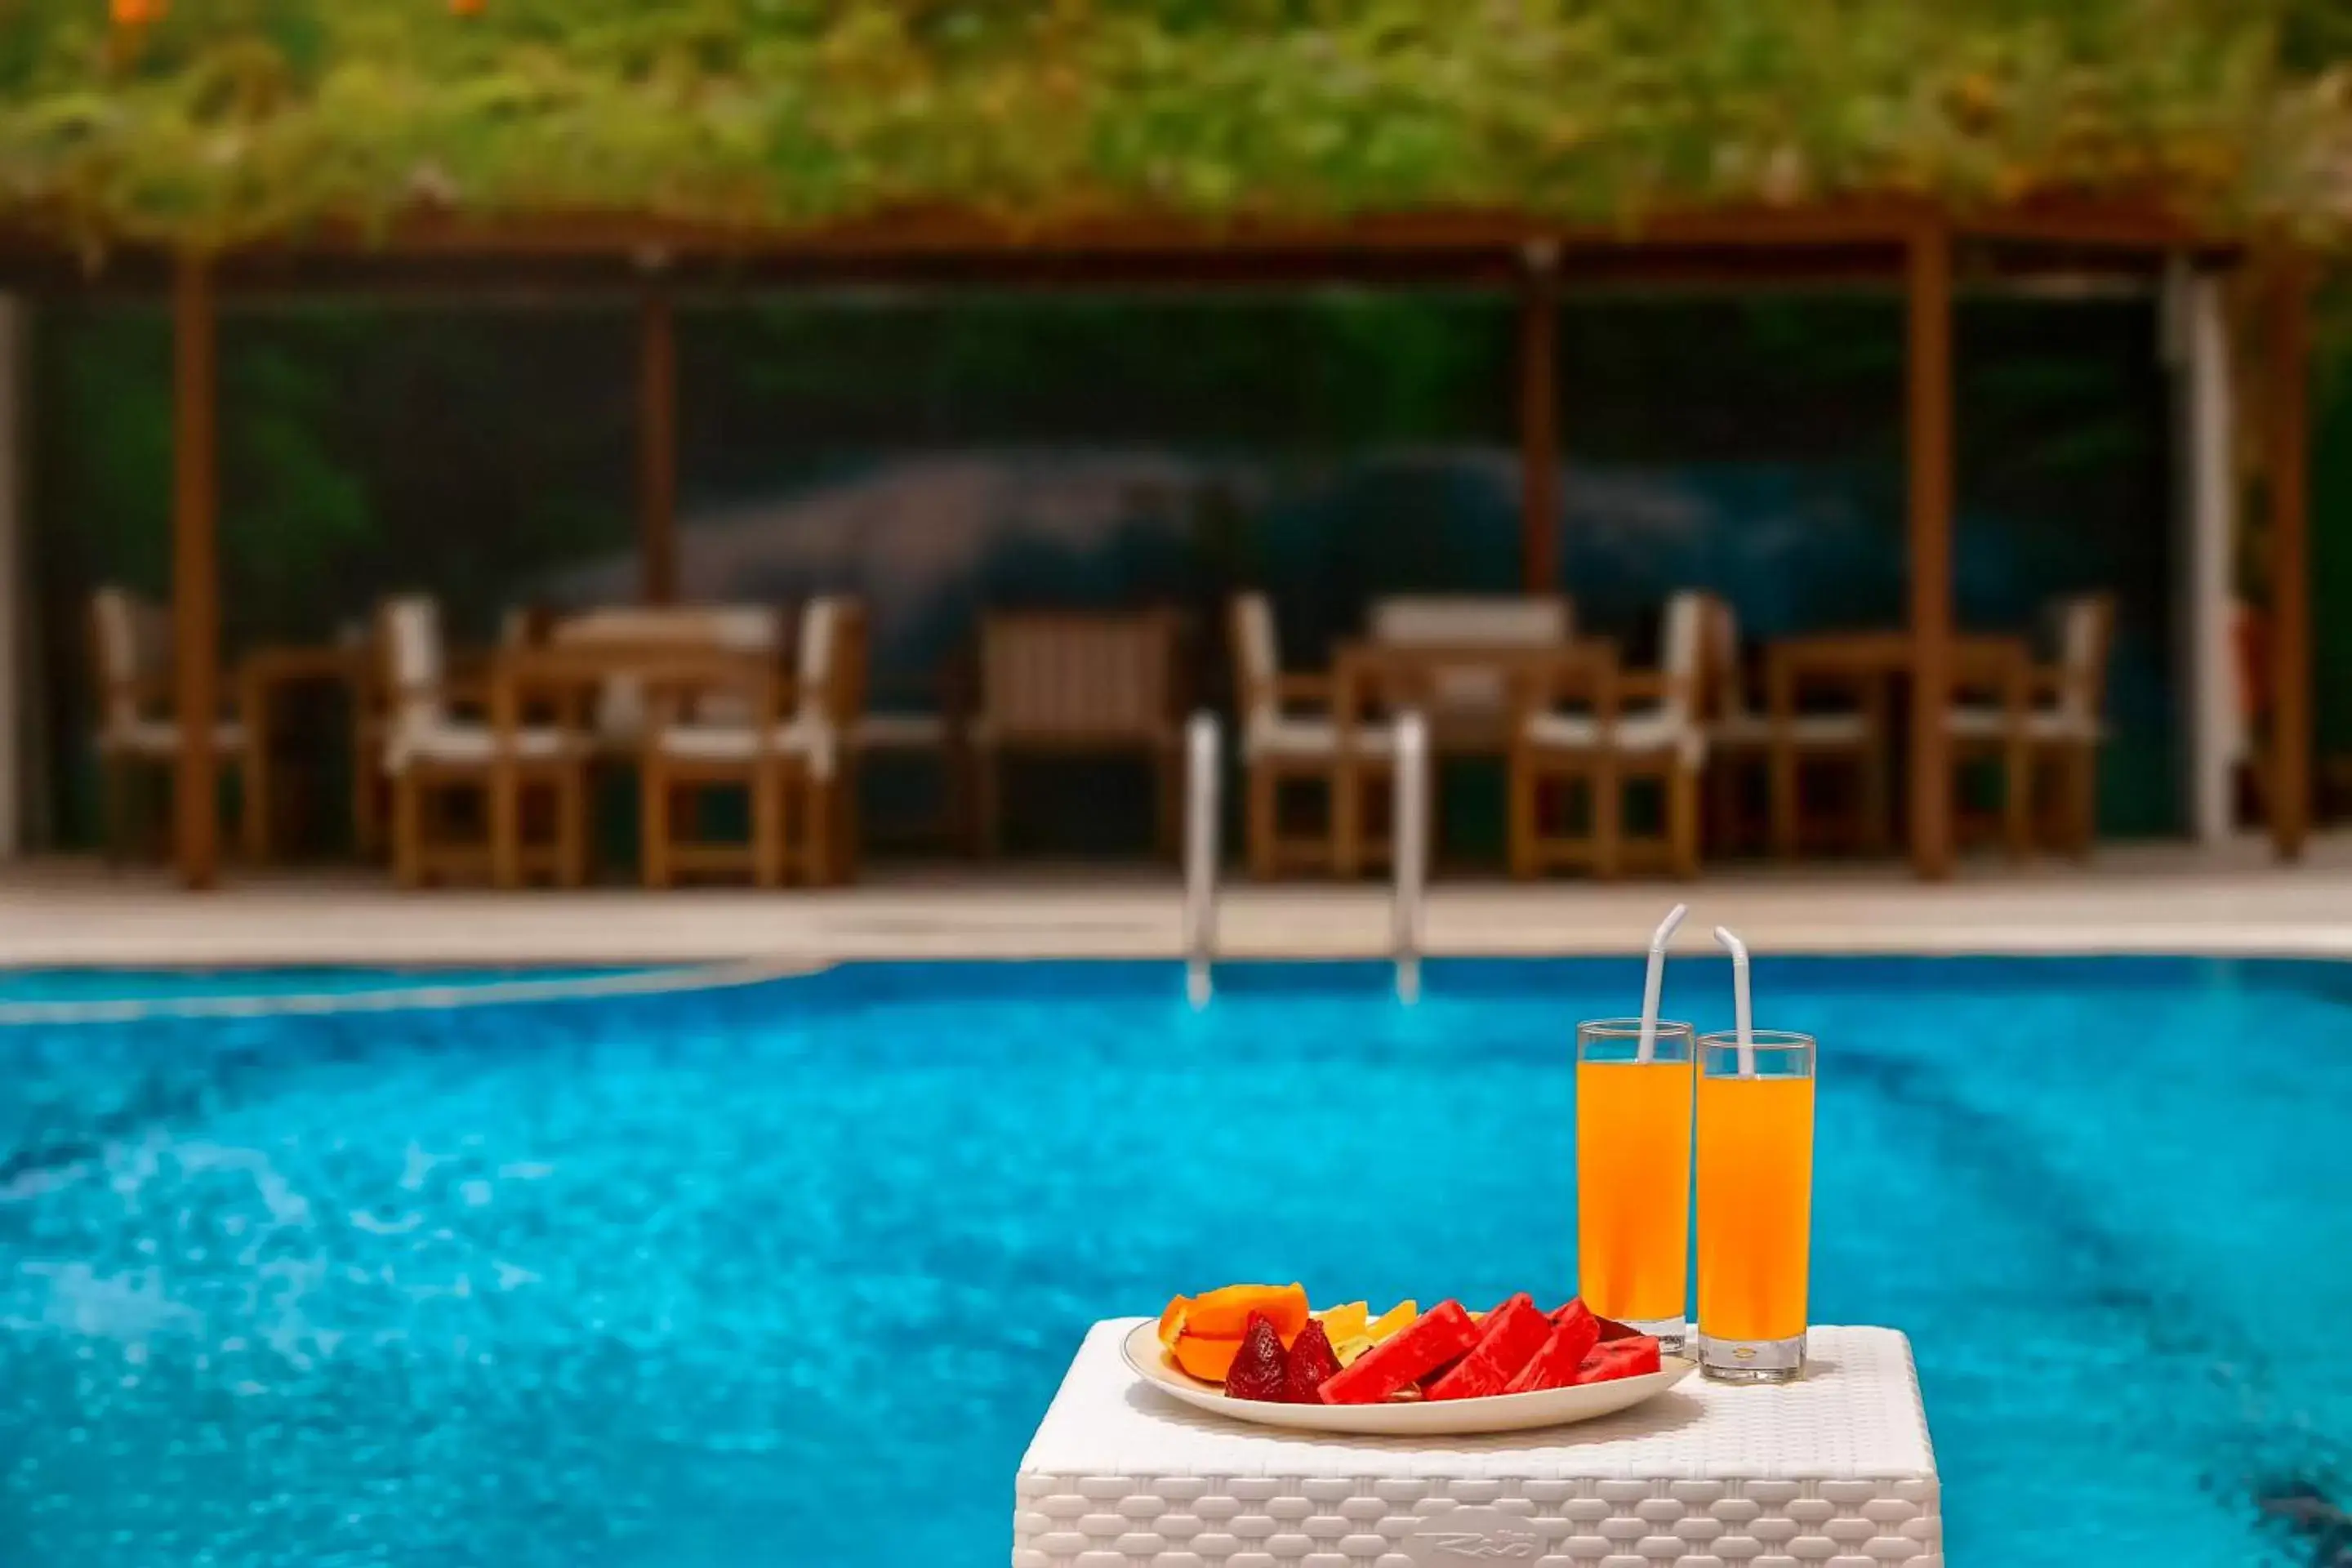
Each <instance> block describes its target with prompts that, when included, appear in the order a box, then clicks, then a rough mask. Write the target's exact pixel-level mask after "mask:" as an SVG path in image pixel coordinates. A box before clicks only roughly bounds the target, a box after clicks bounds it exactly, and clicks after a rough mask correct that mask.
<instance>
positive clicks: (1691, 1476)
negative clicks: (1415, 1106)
mask: <svg viewBox="0 0 2352 1568" xmlns="http://www.w3.org/2000/svg"><path fill="white" fill-rule="evenodd" d="M1135 1322H1136V1320H1134V1319H1128V1320H1124V1321H1112V1322H1107V1323H1097V1324H1096V1325H1095V1328H1094V1330H1093V1331H1092V1332H1090V1333H1089V1334H1088V1335H1087V1340H1086V1343H1085V1344H1084V1345H1083V1346H1082V1347H1081V1348H1080V1349H1079V1351H1078V1355H1077V1360H1076V1363H1074V1364H1073V1365H1072V1366H1071V1368H1070V1372H1069V1375H1068V1376H1067V1377H1066V1379H1064V1380H1063V1383H1062V1389H1061V1392H1060V1393H1059V1394H1055V1397H1054V1403H1053V1405H1052V1407H1051V1408H1049V1409H1048V1410H1047V1411H1046V1412H1045V1420H1044V1421H1043V1422H1042V1423H1040V1425H1039V1426H1038V1428H1037V1435H1036V1436H1035V1437H1034V1438H1033V1439H1032V1440H1031V1442H1030V1445H1029V1452H1028V1454H1027V1455H1026V1456H1025V1457H1024V1458H1023V1459H1022V1461H1021V1474H1020V1479H1019V1480H1018V1482H1017V1485H1016V1489H1015V1501H1014V1504H1013V1568H1476V1565H1479V1564H1493V1563H1505V1564H1513V1565H1517V1568H1664V1565H1665V1564H1669V1563H1679V1564H1682V1565H1683V1568H1892V1565H1896V1564H1912V1565H1915V1568H1940V1565H1941V1563H1942V1562H1943V1550H1944V1546H1943V1521H1942V1515H1941V1513H1940V1511H1939V1509H1938V1506H1937V1484H1936V1458H1935V1454H1934V1451H1933V1450H1932V1449H1931V1448H1930V1447H1929V1446H1928V1441H1927V1418H1926V1415H1924V1413H1923V1412H1922V1410H1921V1408H1920V1404H1919V1384H1918V1381H1917V1378H1916V1376H1915V1374H1914V1373H1913V1371H1912V1367H1911V1347H1910V1344H1909V1342H1907V1341H1906V1340H1905V1339H1904V1337H1903V1336H1902V1335H1901V1334H1899V1333H1896V1332H1895V1331H1893V1330H1892V1329H1837V1328H1830V1329H1815V1330H1813V1331H1812V1334H1811V1357H1812V1359H1811V1363H1810V1364H1809V1368H1808V1375H1807V1376H1806V1378H1805V1381H1803V1382H1802V1383H1798V1384H1790V1385H1789V1386H1786V1387H1780V1388H1769V1387H1768V1388H1727V1387H1723V1386H1720V1385H1718V1384H1709V1383H1706V1382H1705V1381H1703V1380H1702V1379H1700V1378H1699V1377H1697V1376H1696V1375H1693V1376H1692V1377H1690V1378H1688V1379H1686V1380H1685V1382H1684V1383H1683V1384H1681V1385H1680V1386H1679V1387H1677V1388H1675V1389H1674V1390H1673V1391H1671V1392H1670V1393H1667V1394H1661V1395H1660V1396H1658V1397H1657V1398H1655V1399H1653V1400H1651V1401H1649V1402H1648V1403H1647V1404H1645V1405H1639V1406H1637V1407H1636V1408H1634V1409H1633V1410H1629V1411H1626V1412H1625V1413H1623V1414H1622V1415H1613V1416H1610V1417H1607V1418H1605V1419H1603V1420H1600V1421H1592V1422H1587V1423H1585V1424H1583V1425H1581V1426H1563V1427H1559V1428H1557V1429H1555V1430H1552V1431H1547V1432H1520V1433H1510V1434H1503V1435H1499V1436H1493V1437H1453V1438H1442V1439H1436V1440H1428V1439H1412V1440H1407V1439H1400V1438H1339V1437H1333V1438H1317V1437H1312V1436H1305V1435H1300V1434H1286V1433H1279V1432H1276V1431H1273V1430H1271V1429H1265V1428H1256V1427H1249V1426H1242V1425H1240V1424H1238V1423H1234V1422H1229V1421H1224V1420H1221V1419H1219V1418H1218V1417H1216V1416H1213V1415H1207V1414H1205V1413H1202V1412H1196V1411H1193V1410H1191V1409H1189V1408H1187V1407H1186V1406H1184V1405H1179V1404H1178V1403H1177V1402H1175V1401H1174V1400H1172V1399H1170V1398H1168V1397H1166V1396H1165V1395H1164V1394H1160V1393H1159V1392H1158V1391H1157V1390H1154V1389H1152V1388H1150V1387H1148V1386H1146V1385H1144V1384H1140V1383H1139V1382H1138V1381H1137V1380H1136V1378H1135V1375H1134V1374H1133V1373H1130V1372H1129V1370H1128V1368H1127V1365H1126V1363H1124V1362H1122V1361H1121V1360H1120V1359H1119V1341H1120V1339H1121V1338H1122V1337H1123V1336H1124V1335H1125V1334H1126V1333H1127V1332H1128V1331H1129V1330H1130V1329H1132V1328H1133V1327H1134V1325H1135Z"/></svg>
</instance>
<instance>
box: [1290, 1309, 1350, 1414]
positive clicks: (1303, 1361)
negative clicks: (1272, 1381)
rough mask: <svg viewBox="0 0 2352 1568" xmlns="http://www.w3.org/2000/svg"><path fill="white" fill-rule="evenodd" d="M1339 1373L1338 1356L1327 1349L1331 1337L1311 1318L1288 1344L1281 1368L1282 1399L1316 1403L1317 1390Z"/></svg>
mask: <svg viewBox="0 0 2352 1568" xmlns="http://www.w3.org/2000/svg"><path fill="white" fill-rule="evenodd" d="M1338 1371H1339V1352H1337V1351H1334V1350H1333V1349H1332V1348H1331V1336H1330V1335H1328V1334H1327V1333H1325V1332H1324V1331H1323V1325H1322V1324H1321V1323H1319V1322H1317V1321H1315V1320H1314V1319H1312V1318H1309V1319H1307V1326H1306V1327H1305V1328H1303V1329H1301V1330H1299V1331H1298V1337H1297V1339H1295V1340H1293V1341H1291V1342H1290V1359H1289V1361H1288V1363H1286V1365H1285V1366H1284V1368H1283V1384H1282V1396H1283V1397H1284V1398H1285V1399H1286V1400H1288V1401H1289V1402H1290V1403H1291V1404H1293V1405H1315V1404H1318V1403H1320V1396H1319V1394H1318V1390H1320V1389H1321V1388H1322V1386H1323V1384H1324V1383H1325V1381H1326V1380H1327V1379H1328V1378H1329V1377H1330V1375H1331V1374H1332V1373H1335V1372H1338Z"/></svg>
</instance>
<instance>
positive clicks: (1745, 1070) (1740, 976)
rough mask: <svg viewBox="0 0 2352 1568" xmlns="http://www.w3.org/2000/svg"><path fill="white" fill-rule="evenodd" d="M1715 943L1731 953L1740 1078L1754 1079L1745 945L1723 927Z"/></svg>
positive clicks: (1752, 1021)
mask: <svg viewBox="0 0 2352 1568" xmlns="http://www.w3.org/2000/svg"><path fill="white" fill-rule="evenodd" d="M1715 940H1716V941H1717V942H1721V943H1722V944H1723V945H1724V946H1725V947H1727V948H1728V949H1729V950H1730V952H1731V1010H1732V1017H1733V1019H1734V1020H1735V1022H1736V1024H1737V1026H1738V1031H1739V1076H1740V1077H1741V1078H1754V1077H1755V1076H1756V1020H1755V1016H1754V1015H1753V1014H1752V1013H1751V1012H1750V1011H1749V1010H1748V944H1747V943H1746V942H1742V941H1740V940H1739V939H1738V937H1736V936H1734V935H1732V934H1731V932H1730V931H1729V930H1728V929H1727V928H1725V927H1723V926H1717V927H1716V928H1715Z"/></svg>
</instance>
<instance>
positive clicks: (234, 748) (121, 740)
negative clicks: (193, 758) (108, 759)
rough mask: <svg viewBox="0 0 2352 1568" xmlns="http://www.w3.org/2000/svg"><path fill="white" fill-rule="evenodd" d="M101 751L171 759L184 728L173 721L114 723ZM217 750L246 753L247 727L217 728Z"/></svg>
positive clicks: (225, 723)
mask: <svg viewBox="0 0 2352 1568" xmlns="http://www.w3.org/2000/svg"><path fill="white" fill-rule="evenodd" d="M98 749H99V750H100V751H101V752H109V753H114V754H121V755H125V756H138V757H169V756H174V755H177V754H178V752H179V750H180V727H179V725H177V724H175V723H173V721H171V720H169V719H132V720H129V721H122V722H117V723H113V724H110V725H108V726H107V727H106V729H105V731H103V732H102V733H101V734H100V736H99V738H98ZM213 750H214V751H215V752H242V751H244V750H245V726H244V725H242V724H239V723H237V722H236V721H233V720H224V721H221V722H220V723H217V724H215V725H214V726H213Z"/></svg>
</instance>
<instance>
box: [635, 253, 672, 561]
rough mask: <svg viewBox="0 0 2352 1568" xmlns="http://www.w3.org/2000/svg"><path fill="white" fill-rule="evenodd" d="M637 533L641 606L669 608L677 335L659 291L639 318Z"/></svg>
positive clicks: (665, 295)
mask: <svg viewBox="0 0 2352 1568" xmlns="http://www.w3.org/2000/svg"><path fill="white" fill-rule="evenodd" d="M637 529H638V542H639V547H640V549H641V550H642V552H643V555H644V574H645V583H644V590H645V594H644V596H645V600H646V603H647V604H649V605H666V604H668V603H669V602H670V601H672V600H674V599H676V598H677V329H676V324H675V322H674V321H673V320H672V317H671V311H670V300H669V294H668V292H667V289H662V288H660V287H658V286H656V287H655V288H653V289H647V290H646V294H645V298H644V300H643V302H642V304H641V305H640V307H639V310H638V312H637Z"/></svg>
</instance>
